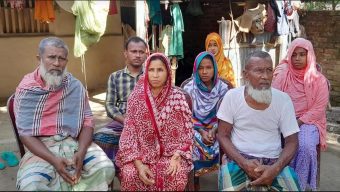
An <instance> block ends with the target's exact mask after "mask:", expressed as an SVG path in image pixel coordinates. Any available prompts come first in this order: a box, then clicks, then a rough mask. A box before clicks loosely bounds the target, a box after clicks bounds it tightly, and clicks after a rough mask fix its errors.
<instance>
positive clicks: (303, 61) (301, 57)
mask: <svg viewBox="0 0 340 192" xmlns="http://www.w3.org/2000/svg"><path fill="white" fill-rule="evenodd" d="M292 65H293V67H294V68H295V69H298V70H300V69H305V68H306V67H307V50H306V49H304V48H301V47H296V48H295V50H294V52H293V54H292Z"/></svg>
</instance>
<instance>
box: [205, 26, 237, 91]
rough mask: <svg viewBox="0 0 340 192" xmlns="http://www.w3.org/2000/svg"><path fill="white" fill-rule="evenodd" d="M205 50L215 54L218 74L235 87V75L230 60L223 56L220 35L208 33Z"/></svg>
mask: <svg viewBox="0 0 340 192" xmlns="http://www.w3.org/2000/svg"><path fill="white" fill-rule="evenodd" d="M205 50H206V51H209V52H210V53H212V54H213V55H214V56H215V60H216V61H217V69H218V76H219V77H220V78H222V79H225V80H227V81H229V82H230V83H231V84H232V85H233V87H235V85H236V82H235V75H234V71H233V66H232V64H231V61H230V60H229V59H228V58H227V57H225V56H224V51H223V45H222V39H221V36H220V35H219V34H217V33H215V32H213V33H209V34H208V36H207V38H206V39H205Z"/></svg>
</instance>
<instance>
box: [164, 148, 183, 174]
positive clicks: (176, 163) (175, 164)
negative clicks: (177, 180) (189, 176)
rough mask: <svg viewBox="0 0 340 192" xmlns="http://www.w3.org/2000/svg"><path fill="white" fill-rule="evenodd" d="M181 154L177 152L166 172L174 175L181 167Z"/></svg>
mask: <svg viewBox="0 0 340 192" xmlns="http://www.w3.org/2000/svg"><path fill="white" fill-rule="evenodd" d="M181 159H182V157H181V155H180V154H178V153H175V154H174V155H173V156H172V157H171V160H170V165H169V168H168V169H167V170H166V174H169V175H171V176H172V177H173V176H175V174H176V173H177V172H178V171H179V170H180V169H181Z"/></svg>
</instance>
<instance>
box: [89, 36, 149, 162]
mask: <svg viewBox="0 0 340 192" xmlns="http://www.w3.org/2000/svg"><path fill="white" fill-rule="evenodd" d="M124 56H125V64H126V67H125V68H124V69H121V70H119V71H115V72H113V73H112V74H111V75H110V77H109V80H108V86H107V92H106V102H105V107H106V113H107V116H109V117H110V118H112V119H113V121H112V122H111V123H109V124H108V125H106V126H105V127H104V128H102V129H99V130H98V131H97V132H96V133H95V135H94V142H95V143H97V144H98V145H99V146H100V147H101V148H102V149H103V150H104V151H105V153H106V154H107V156H108V157H109V158H110V159H111V160H112V161H113V162H114V160H115V154H116V152H117V151H118V144H119V138H120V134H121V133H122V130H123V127H124V125H123V124H124V118H125V113H126V104H127V100H128V97H129V95H130V93H131V92H132V90H133V88H134V86H135V84H136V83H137V81H138V79H139V77H140V76H141V75H142V74H143V63H144V62H145V60H146V57H147V44H146V43H145V41H144V40H143V39H141V38H140V37H135V36H134V37H130V38H129V39H128V40H127V42H126V44H125V51H124Z"/></svg>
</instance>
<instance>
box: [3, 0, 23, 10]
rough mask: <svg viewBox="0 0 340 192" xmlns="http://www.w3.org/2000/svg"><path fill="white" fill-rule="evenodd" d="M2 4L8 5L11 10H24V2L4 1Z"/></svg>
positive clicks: (20, 0) (18, 0)
mask: <svg viewBox="0 0 340 192" xmlns="http://www.w3.org/2000/svg"><path fill="white" fill-rule="evenodd" d="M4 4H5V5H7V4H10V6H11V8H12V9H17V10H22V9H24V8H25V0H4Z"/></svg>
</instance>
